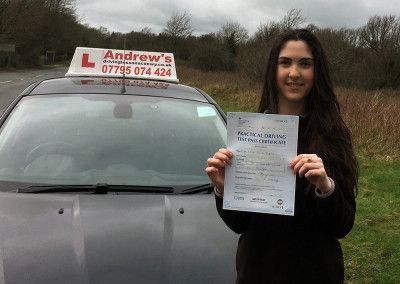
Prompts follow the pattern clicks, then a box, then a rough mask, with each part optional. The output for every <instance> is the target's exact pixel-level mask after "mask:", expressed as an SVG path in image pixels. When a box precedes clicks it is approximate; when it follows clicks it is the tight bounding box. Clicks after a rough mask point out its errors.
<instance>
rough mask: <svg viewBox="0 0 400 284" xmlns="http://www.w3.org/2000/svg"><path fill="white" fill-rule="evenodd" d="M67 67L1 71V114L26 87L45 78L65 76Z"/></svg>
mask: <svg viewBox="0 0 400 284" xmlns="http://www.w3.org/2000/svg"><path fill="white" fill-rule="evenodd" d="M67 70H68V68H67V67H57V68H46V69H26V70H15V71H0V111H1V112H0V114H2V113H3V112H4V111H5V109H6V108H7V106H8V105H9V104H10V103H11V102H12V101H13V100H14V98H15V97H16V96H17V95H19V94H20V93H21V92H22V91H23V90H24V89H25V88H26V87H28V86H29V85H30V84H32V83H33V82H35V81H38V80H43V79H45V78H52V77H60V76H64V75H65V73H66V72H67Z"/></svg>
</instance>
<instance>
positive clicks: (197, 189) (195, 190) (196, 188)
mask: <svg viewBox="0 0 400 284" xmlns="http://www.w3.org/2000/svg"><path fill="white" fill-rule="evenodd" d="M213 190H214V184H212V183H206V184H202V185H199V186H194V187H190V188H187V189H184V190H182V191H181V194H194V193H200V192H207V193H211V192H212V191H213Z"/></svg>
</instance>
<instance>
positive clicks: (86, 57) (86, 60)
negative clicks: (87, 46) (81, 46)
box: [82, 53, 94, 68]
mask: <svg viewBox="0 0 400 284" xmlns="http://www.w3.org/2000/svg"><path fill="white" fill-rule="evenodd" d="M82 67H88V68H94V62H89V53H84V54H82Z"/></svg>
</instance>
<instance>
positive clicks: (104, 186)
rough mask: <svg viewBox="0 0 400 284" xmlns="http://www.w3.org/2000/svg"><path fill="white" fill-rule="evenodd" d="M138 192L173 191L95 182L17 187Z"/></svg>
mask: <svg viewBox="0 0 400 284" xmlns="http://www.w3.org/2000/svg"><path fill="white" fill-rule="evenodd" d="M110 191H112V192H140V193H173V192H174V189H173V188H172V187H165V186H144V185H109V184H107V183H96V184H93V185H87V184H84V185H79V184H71V185H64V184H59V185H58V184H57V185H31V186H28V187H23V188H18V189H17V193H51V192H92V193H94V194H107V193H108V192H110Z"/></svg>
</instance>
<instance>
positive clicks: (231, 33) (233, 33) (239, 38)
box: [217, 22, 249, 55]
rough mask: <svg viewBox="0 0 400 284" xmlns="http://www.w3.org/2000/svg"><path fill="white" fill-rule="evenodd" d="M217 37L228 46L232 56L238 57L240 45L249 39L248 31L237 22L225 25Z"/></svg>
mask: <svg viewBox="0 0 400 284" xmlns="http://www.w3.org/2000/svg"><path fill="white" fill-rule="evenodd" d="M217 36H218V38H219V39H220V40H221V41H222V42H223V43H224V44H226V46H227V48H228V49H229V51H230V53H231V54H232V55H236V54H237V50H238V48H239V45H241V44H243V43H244V42H245V41H246V40H247V39H248V38H249V35H248V33H247V30H246V29H245V28H244V27H243V26H241V25H240V24H239V23H237V22H228V23H226V24H225V25H223V26H222V27H221V29H220V30H219V31H218V33H217Z"/></svg>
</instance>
